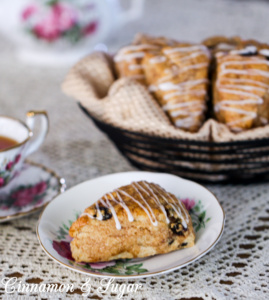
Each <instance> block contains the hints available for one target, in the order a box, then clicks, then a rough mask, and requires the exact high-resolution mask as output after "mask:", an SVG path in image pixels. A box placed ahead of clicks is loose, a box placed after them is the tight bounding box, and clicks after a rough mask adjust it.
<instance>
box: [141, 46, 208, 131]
mask: <svg viewBox="0 0 269 300" xmlns="http://www.w3.org/2000/svg"><path fill="white" fill-rule="evenodd" d="M142 64H143V66H144V70H145V76H146V82H147V84H148V85H149V90H150V91H151V92H153V93H154V95H155V97H156V99H157V100H158V102H159V104H160V105H161V106H162V108H163V109H164V111H165V112H166V113H167V114H168V116H169V117H170V119H171V121H172V123H173V124H174V125H175V126H176V127H178V128H180V129H183V130H186V131H190V132H196V131H197V130H198V129H199V128H200V127H201V125H202V122H203V121H204V118H205V111H206V102H207V98H208V95H207V90H208V69H209V64H210V53H209V51H208V49H207V48H206V47H205V46H204V45H199V44H197V45H193V44H189V43H180V44H177V45H176V46H166V47H163V48H162V49H161V50H160V51H159V52H158V53H156V52H148V53H146V54H145V56H144V58H143V61H142Z"/></svg>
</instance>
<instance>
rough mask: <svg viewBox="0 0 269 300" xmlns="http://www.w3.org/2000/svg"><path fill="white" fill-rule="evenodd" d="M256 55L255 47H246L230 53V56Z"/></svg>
mask: <svg viewBox="0 0 269 300" xmlns="http://www.w3.org/2000/svg"><path fill="white" fill-rule="evenodd" d="M255 53H257V47H256V46H247V47H246V48H244V49H240V50H233V51H231V54H241V55H242V54H243V55H244V54H255Z"/></svg>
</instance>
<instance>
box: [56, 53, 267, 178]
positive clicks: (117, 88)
mask: <svg viewBox="0 0 269 300" xmlns="http://www.w3.org/2000/svg"><path fill="white" fill-rule="evenodd" d="M62 88H63V91H64V92H65V93H66V94H67V95H69V96H71V97H73V98H75V99H76V100H77V101H78V102H79V106H80V107H81V108H82V110H83V111H84V112H85V113H86V114H87V115H88V116H89V117H90V118H91V119H92V120H93V122H94V123H95V124H96V126H97V127H98V128H99V129H100V130H102V131H103V132H105V133H106V134H107V135H108V137H109V138H110V139H111V140H112V141H113V142H114V144H115V145H116V147H117V148H118V149H119V151H120V152H121V153H122V154H123V155H124V156H125V157H126V158H127V159H128V160H129V161H130V162H131V164H133V165H134V166H135V167H137V168H139V169H142V170H147V171H156V172H167V173H173V174H176V175H179V176H182V177H185V178H190V179H193V180H197V181H204V182H225V181H228V182H236V181H238V182H242V181H243V182H246V181H248V180H250V181H252V180H254V179H255V180H257V179H264V178H265V177H266V176H267V175H268V174H269V125H267V126H263V127H258V128H255V129H250V130H246V131H243V132H240V133H233V132H231V131H230V130H229V129H228V127H227V126H226V125H225V124H222V123H219V122H217V121H216V120H214V119H208V120H206V121H205V123H204V124H203V126H202V127H201V128H200V130H199V131H198V132H195V133H191V132H186V131H184V130H181V129H179V128H176V127H175V126H174V125H172V124H171V122H170V120H169V119H168V117H167V115H166V114H165V112H164V111H163V110H162V109H161V107H160V106H159V104H158V103H157V102H156V100H155V99H154V98H153V96H152V95H151V94H150V93H149V91H148V89H147V88H146V87H145V86H143V85H142V84H140V83H138V82H136V81H135V80H132V79H129V78H121V79H116V77H115V75H114V69H113V66H112V60H111V58H110V57H109V56H108V55H106V54H104V53H101V52H96V53H93V54H91V55H89V56H87V57H86V58H84V59H83V60H81V61H80V62H79V63H77V64H76V65H75V66H74V67H73V68H72V69H71V70H70V72H69V73H68V75H67V77H66V79H65V81H64V83H63V86H62Z"/></svg>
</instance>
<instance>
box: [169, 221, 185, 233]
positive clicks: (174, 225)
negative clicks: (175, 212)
mask: <svg viewBox="0 0 269 300" xmlns="http://www.w3.org/2000/svg"><path fill="white" fill-rule="evenodd" d="M169 227H170V229H171V230H172V231H173V233H174V234H176V235H184V233H183V232H182V225H181V222H180V220H179V222H177V221H176V222H173V223H170V224H169Z"/></svg>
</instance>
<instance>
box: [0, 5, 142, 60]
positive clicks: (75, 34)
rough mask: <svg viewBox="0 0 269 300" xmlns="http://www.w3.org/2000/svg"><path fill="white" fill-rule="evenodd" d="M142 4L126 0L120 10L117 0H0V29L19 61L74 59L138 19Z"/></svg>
mask: <svg viewBox="0 0 269 300" xmlns="http://www.w3.org/2000/svg"><path fill="white" fill-rule="evenodd" d="M143 5H144V0H130V7H129V8H128V9H126V10H123V9H122V7H121V5H120V2H119V0H76V1H72V0H12V1H10V0H1V1H0V32H1V33H2V34H4V35H5V36H6V37H7V38H8V39H10V40H12V41H13V42H14V43H15V45H16V46H17V50H16V53H17V54H18V57H19V58H20V59H21V60H23V61H26V62H28V63H29V62H30V63H35V64H42V65H55V64H56V65H59V64H66V63H74V62H75V61H76V60H78V59H79V58H81V57H82V56H84V55H86V54H87V53H89V52H90V51H91V50H92V49H93V48H94V47H95V46H96V45H97V44H98V43H102V42H104V41H105V39H106V38H107V37H108V36H109V35H112V34H113V32H116V31H117V29H119V28H121V27H123V26H124V25H125V24H127V23H128V22H131V21H134V20H136V19H138V18H139V17H140V16H141V15H142V13H143ZM102 45H103V44H101V48H105V45H103V46H102ZM97 47H98V46H97Z"/></svg>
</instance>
